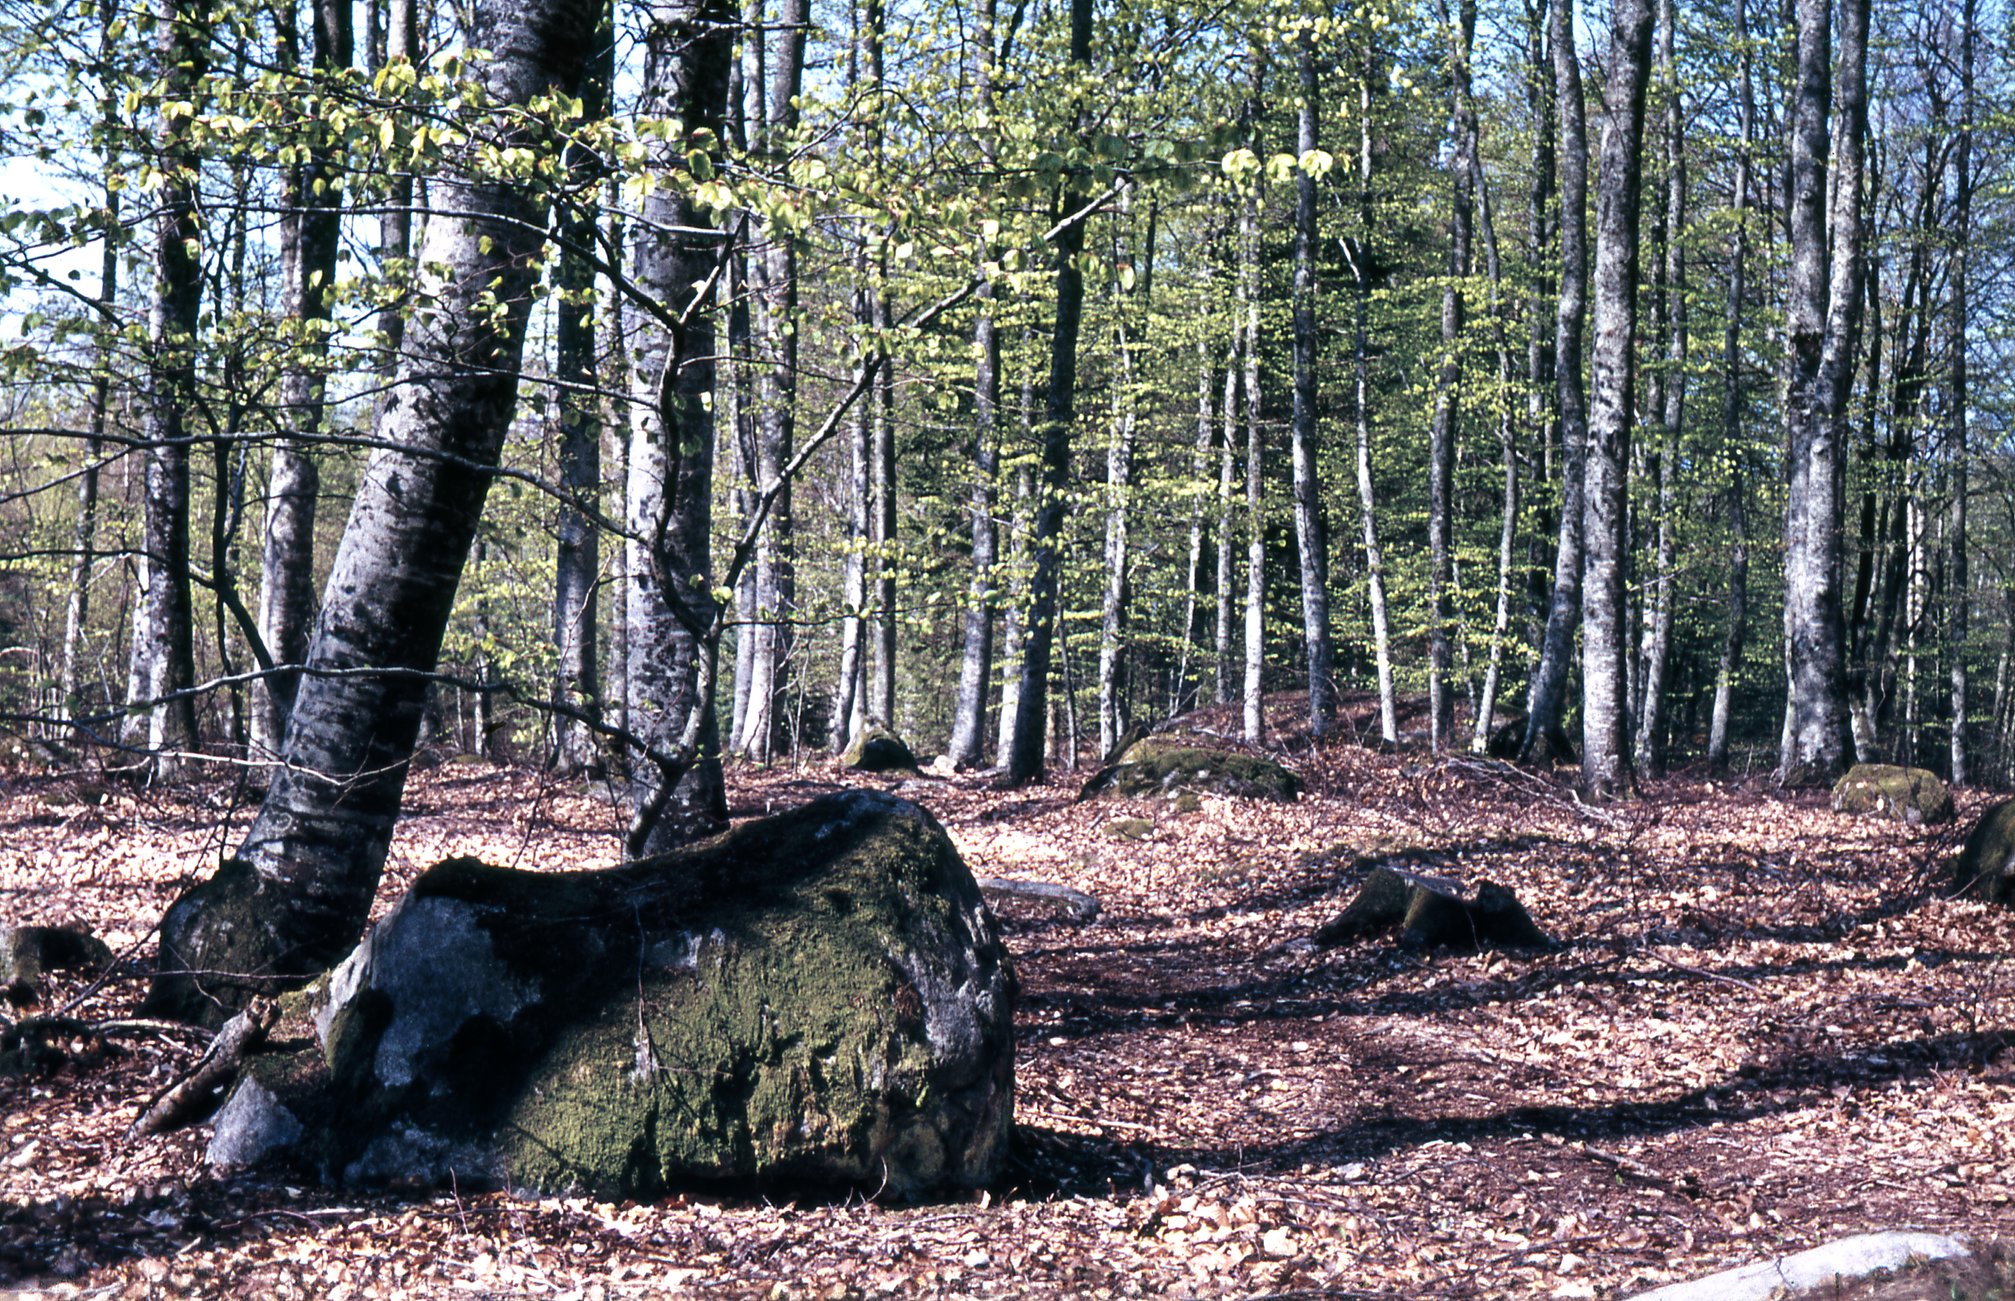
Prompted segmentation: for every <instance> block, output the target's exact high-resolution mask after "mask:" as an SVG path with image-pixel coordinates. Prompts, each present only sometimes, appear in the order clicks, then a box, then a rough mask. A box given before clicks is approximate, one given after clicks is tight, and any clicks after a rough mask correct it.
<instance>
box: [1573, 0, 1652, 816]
mask: <svg viewBox="0 0 2015 1301" xmlns="http://www.w3.org/2000/svg"><path fill="white" fill-rule="evenodd" d="M1612 22H1613V24H1614V25H1613V28H1612V30H1611V34H1610V59H1609V79H1608V85H1607V87H1606V90H1607V93H1608V100H1609V120H1608V123H1607V124H1606V125H1605V126H1604V128H1603V132H1602V168H1601V174H1600V179H1599V181H1598V183H1597V190H1596V217H1595V238H1596V242H1595V278H1594V280H1595V282H1594V309H1595V347H1594V350H1593V353H1592V355H1591V356H1590V358H1589V362H1590V365H1589V379H1590V387H1591V389H1592V390H1593V392H1592V399H1593V400H1592V401H1591V402H1590V404H1589V413H1588V449H1587V458H1586V466H1585V472H1586V475H1587V483H1586V487H1585V497H1584V500H1583V521H1584V522H1583V526H1582V545H1583V548H1584V560H1583V566H1584V574H1585V580H1584V581H1585V583H1586V590H1585V591H1584V593H1583V601H1582V620H1581V623H1582V630H1581V639H1582V649H1581V686H1582V705H1581V711H1582V712H1581V775H1582V780H1583V781H1585V782H1586V783H1587V784H1588V786H1589V787H1590V788H1591V789H1593V790H1597V791H1617V790H1620V789H1622V788H1624V787H1626V786H1627V785H1629V783H1630V780H1631V764H1630V750H1629V734H1628V721H1629V720H1628V713H1627V710H1626V708H1625V703H1624V681H1625V674H1626V672H1627V668H1626V665H1625V660H1626V659H1627V658H1628V656H1629V653H1630V645H1629V636H1628V624H1627V621H1626V617H1625V616H1626V613H1627V606H1626V604H1625V598H1626V591H1625V580H1626V576H1627V575H1626V572H1625V570H1626V567H1627V564H1628V546H1629V536H1628V532H1627V519H1626V510H1627V503H1628V496H1629V491H1628V489H1629V485H1628V482H1627V479H1626V475H1627V472H1628V468H1629V465H1630V426H1631V421H1632V420H1633V419H1634V416H1635V410H1636V396H1635V387H1634V381H1635V375H1634V367H1633V353H1634V351H1635V347H1636V342H1637V269H1638V221H1639V217H1640V215H1641V205H1642V195H1643V189H1642V180H1643V161H1644V100H1645V91H1646V87H1647V83H1648V82H1649V81H1650V68H1651V32H1652V8H1651V3H1650V0H1620V2H1619V3H1618V4H1617V6H1616V8H1615V12H1614V16H1613V18H1612Z"/></svg>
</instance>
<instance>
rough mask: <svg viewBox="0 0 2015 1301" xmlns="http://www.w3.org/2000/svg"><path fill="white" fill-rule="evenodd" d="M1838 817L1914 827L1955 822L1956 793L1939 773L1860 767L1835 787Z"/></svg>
mask: <svg viewBox="0 0 2015 1301" xmlns="http://www.w3.org/2000/svg"><path fill="white" fill-rule="evenodd" d="M1833 811H1834V812H1835V813H1872V814H1874V815H1876V816H1877V817H1884V818H1894V819H1895V820H1897V821H1898V822H1908V823H1910V824H1912V825H1913V826H1914V825H1916V824H1918V823H1925V822H1950V821H1951V820H1952V815H1953V809H1952V792H1951V791H1949V790H1947V789H1946V788H1945V783H1944V782H1942V781H1940V780H1939V779H1938V776H1937V774H1936V773H1932V772H1927V771H1926V770H1924V769H1922V768H1902V767H1898V766H1897V765H1895V764H1887V763H1857V764H1855V765H1854V766H1853V767H1852V768H1850V769H1848V771H1847V775H1846V776H1845V777H1842V778H1841V779H1840V780H1839V781H1837V782H1835V783H1834V784H1833Z"/></svg>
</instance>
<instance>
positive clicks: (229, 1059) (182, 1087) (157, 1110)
mask: <svg viewBox="0 0 2015 1301" xmlns="http://www.w3.org/2000/svg"><path fill="white" fill-rule="evenodd" d="M279 1017H280V1006H279V1004H277V1003H275V1002H274V1001H273V1000H272V999H270V998H255V999H253V1000H252V1001H251V1003H250V1004H249V1005H247V1007H246V1008H245V1010H244V1011H242V1012H240V1013H238V1015H236V1016H234V1017H232V1018H231V1019H230V1020H229V1021H226V1022H225V1023H224V1028H223V1029H222V1030H219V1031H218V1032H217V1037H216V1038H215V1039H213V1040H211V1041H210V1047H209V1048H208V1049H206V1050H205V1051H204V1053H203V1056H202V1059H201V1060H200V1061H198V1062H197V1063H196V1067H195V1069H194V1070H192V1071H190V1072H189V1073H188V1074H187V1075H185V1076H183V1077H182V1078H181V1079H180V1080H178V1081H176V1082H175V1083H174V1084H171V1085H169V1086H168V1087H167V1088H166V1089H163V1090H162V1091H161V1092H160V1093H158V1094H156V1095H155V1096H154V1098H153V1100H152V1101H150V1102H149V1103H148V1104H147V1105H146V1106H145V1107H144V1108H142V1109H141V1111H140V1115H139V1118H138V1119H136V1120H135V1121H134V1122H133V1125H132V1128H130V1129H128V1130H127V1131H126V1137H127V1138H128V1139H129V1140H130V1139H135V1138H144V1137H146V1136H147V1135H149V1134H159V1133H162V1132H163V1131H166V1130H170V1129H176V1128H178V1127H180V1126H182V1125H188V1124H194V1123H195V1122H196V1121H198V1120H201V1119H202V1118H203V1117H204V1116H206V1115H208V1114H209V1113H210V1111H211V1110H212V1109H213V1108H214V1107H215V1105H216V1101H217V1094H218V1091H219V1090H221V1089H222V1088H223V1086H224V1085H225V1083H226V1082H227V1081H229V1080H230V1079H231V1077H233V1076H235V1075H236V1074H237V1073H238V1067H239V1066H240V1065H242V1064H243V1063H244V1060H245V1058H246V1057H248V1056H249V1055H251V1054H252V1053H253V1052H254V1051H256V1050H257V1049H258V1048H259V1046H260V1045H261V1044H263V1043H265V1042H266V1032H267V1031H269V1030H271V1029H272V1028H273V1023H274V1022H275V1021H277V1020H278V1019H279Z"/></svg>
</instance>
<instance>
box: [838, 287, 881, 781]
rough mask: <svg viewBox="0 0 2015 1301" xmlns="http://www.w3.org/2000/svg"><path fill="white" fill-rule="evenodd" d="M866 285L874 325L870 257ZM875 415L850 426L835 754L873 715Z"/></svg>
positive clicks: (857, 416)
mask: <svg viewBox="0 0 2015 1301" xmlns="http://www.w3.org/2000/svg"><path fill="white" fill-rule="evenodd" d="M855 269H856V271H857V272H858V274H859V276H860V280H861V284H860V287H859V288H858V289H857V290H856V292H855V295H854V300H855V301H854V319H855V321H856V322H857V323H858V324H860V325H862V326H864V327H865V326H872V325H873V323H874V315H873V312H872V311H871V310H870V308H869V306H868V298H869V295H871V294H872V293H873V292H874V291H873V290H872V289H870V288H869V287H868V285H867V258H866V254H865V253H864V252H863V253H862V254H861V255H859V256H857V257H856V258H855ZM874 410H875V403H874V400H873V398H872V397H866V398H863V399H862V400H861V402H860V405H859V406H858V407H856V408H855V410H854V415H853V418H852V420H851V421H849V422H848V425H847V525H846V527H847V546H846V554H845V555H844V556H843V557H842V558H841V561H840V604H841V605H842V606H843V607H844V608H845V610H846V615H845V618H844V621H843V622H842V623H841V625H840V681H839V687H838V690H836V691H835V692H834V694H833V735H832V749H833V752H834V753H835V754H837V753H839V752H840V751H842V750H844V749H846V747H847V746H848V745H849V744H850V743H851V742H852V740H853V738H854V735H855V734H856V733H857V732H858V731H859V730H860V728H861V724H862V723H863V721H864V720H865V718H866V714H867V689H866V688H867V651H868V638H867V617H866V614H865V613H864V612H865V610H866V609H867V601H868V553H867V548H868V515H869V508H870V505H871V503H872V496H873V491H874V489H873V477H872V474H871V472H870V471H871V464H872V461H873V458H874V434H873V431H874Z"/></svg>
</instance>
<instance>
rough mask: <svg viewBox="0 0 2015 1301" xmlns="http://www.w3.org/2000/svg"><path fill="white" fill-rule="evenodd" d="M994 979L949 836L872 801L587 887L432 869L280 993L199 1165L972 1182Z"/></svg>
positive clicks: (996, 1091) (553, 1176) (988, 1109)
mask: <svg viewBox="0 0 2015 1301" xmlns="http://www.w3.org/2000/svg"><path fill="white" fill-rule="evenodd" d="M1014 988H1015V986H1014V977H1013V975H1012V973H1011V971H1010V970H1009V967H1008V960H1007V954H1006V951H1005V949H1004V948H1003V947H1002V945H1001V942H1000V938H999V935H998V932H997V930H996V927H995V924H994V921H993V917H992V915H991V914H990V913H989V912H988V911H987V909H986V907H985V905H984V904H983V903H982V901H981V898H980V894H979V890H978V887H977V886H976V885H975V884H974V881H973V877H972V874H971V872H970V871H968V870H967V868H966V865H965V863H964V862H963V861H962V860H961V859H960V857H959V855H958V851H957V850H956V849H955V848H954V847H953V846H952V843H951V841H950V840H949V839H948V838H947V837H946V836H945V833H944V831H943V829H942V828H941V827H939V826H938V824H937V822H936V821H935V820H934V819H932V818H931V816H930V815H929V814H928V813H926V812H925V811H924V810H922V809H920V808H918V807H917V806H915V805H913V804H910V803H907V802H905V801H902V800H898V799H895V798H892V797H890V796H886V795H881V794H878V793H873V792H864V791H850V792H845V793H842V794H837V795H829V796H825V797H823V798H821V799H818V800H815V801H813V802H812V803H810V804H808V805H805V806H804V807H802V808H799V809H797V810H794V811H792V812H789V813H785V814H781V815H779V816H776V817H772V818H767V819H763V820H762V821H759V822H756V823H752V824H750V825H748V826H745V827H741V828H738V829H737V830H735V831H732V832H730V833H728V834H727V835H724V836H721V837H718V838H716V839H714V840H712V841H708V842H706V843H704V844H701V845H698V846H694V847H692V848H688V849H684V850H680V851H676V852H674V853H671V854H667V855H664V856H662V857H659V858H655V859H650V860H647V861H644V862H641V863H637V864H634V865H630V866H627V867H623V868H618V869H613V870H608V871H599V872H556V873H536V872H520V871H511V870H506V869H501V868H494V867H488V866H485V865H484V864H482V863H479V862H476V861H474V860H472V859H458V860H450V861H448V862H444V863H441V864H440V865H438V866H436V867H435V868H433V869H432V870H430V871H429V872H427V873H426V874H425V875H424V876H422V877H421V878H420V879H419V880H418V881H417V882H415V884H414V885H413V887H412V889H411V890H410V891H409V892H408V893H407V895H406V897H405V898H404V899H403V900H401V901H400V903H399V904H398V906H397V907H396V908H395V909H394V910H393V912H392V914H391V915H390V916H388V917H387V918H386V919H385V920H384V921H382V922H381V923H379V924H378V925H377V926H376V927H375V928H373V930H372V931H371V932H370V934H368V935H367V936H366V937H365V939H364V942H363V943H362V944H361V945H359V946H358V948H357V950H356V952H355V953H354V954H352V955H351V957H350V958H349V959H347V960H346V961H345V962H344V963H343V964H342V965H341V966H339V967H338V968H337V969H336V970H335V971H334V972H332V973H331V974H330V976H329V978H328V979H327V980H326V981H324V982H321V983H320V984H319V985H318V986H316V987H314V988H313V989H311V990H310V991H308V992H307V994H306V995H304V996H297V997H295V998H294V999H292V1000H290V1008H291V1022H292V1029H293V1032H294V1038H293V1040H292V1042H291V1043H288V1044H286V1045H285V1048H286V1050H284V1051H280V1052H276V1053H272V1054H269V1055H267V1056H265V1057H261V1058H255V1059H254V1060H253V1062H252V1063H251V1065H250V1066H249V1067H248V1069H247V1070H246V1071H245V1073H244V1075H243V1077H242V1078H241V1079H240V1081H239V1083H238V1085H237V1087H236V1089H235V1091H234V1092H233V1094H232V1096H231V1098H230V1100H229V1101H228V1102H227V1103H226V1104H225V1107H224V1110H223V1111H222V1112H221V1113H220V1114H219V1116H218V1119H217V1127H216V1133H215V1137H214V1138H213V1140H212V1143H211V1147H210V1159H211V1160H212V1162H213V1163H216V1164H219V1165H225V1166H235V1165H244V1164H249V1163H252V1162H255V1161H258V1160H261V1159H264V1158H266V1157H268V1156H271V1155H275V1154H277V1153H280V1152H283V1151H284V1152H285V1153H287V1154H289V1155H290V1156H291V1158H292V1159H293V1160H294V1161H295V1163H296V1164H299V1165H303V1166H305V1167H307V1168H308V1169H309V1170H310V1172H311V1173H313V1174H315V1175H317V1176H319V1177H320V1178H322V1179H324V1180H326V1181H329V1182H338V1181H340V1182H344V1183H351V1184H385V1183H393V1184H432V1183H447V1182H449V1181H450V1180H452V1181H454V1182H455V1183H457V1184H458V1185H462V1186H467V1185H469V1184H471V1183H475V1184H486V1185H491V1186H495V1185H506V1186H511V1187H517V1188H529V1189H539V1190H548V1191H558V1190H574V1189H578V1190H583V1191H587V1192H591V1193H594V1194H595V1195H598V1196H602V1197H608V1198H620V1197H629V1198H646V1197H651V1196H654V1195H657V1194H659V1193H661V1192H663V1191H664V1190H666V1189H668V1188H672V1187H676V1186H682V1185H693V1184H705V1183H718V1182H732V1183H744V1184H755V1185H761V1186H764V1187H771V1188H788V1189H797V1188H807V1189H826V1188H837V1187H855V1188H864V1189H866V1190H868V1191H869V1192H874V1191H877V1190H881V1191H885V1192H886V1193H888V1194H891V1195H895V1196H916V1195H921V1194H924V1193H928V1192H931V1191H934V1190H939V1189H948V1188H966V1187H973V1186H977V1185H981V1184H984V1183H987V1182H989V1181H990V1180H992V1179H993V1178H994V1177H995V1175H996V1174H997V1173H998V1171H999V1168H1000V1163H1001V1161H1002V1159H1003V1157H1004V1156H1005V1154H1006V1148H1007V1140H1008V1136H1009V1133H1010V1128H1011V1125H1012V1118H1013V1078H1014V1058H1013V1052H1014V1040H1013V1033H1012V1026H1011V1023H1010V1018H1011V1011H1012V1003H1013V995H1014ZM281 1034H282V1036H284V1034H285V1028H284V1027H283V1030H282V1032H281Z"/></svg>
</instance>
